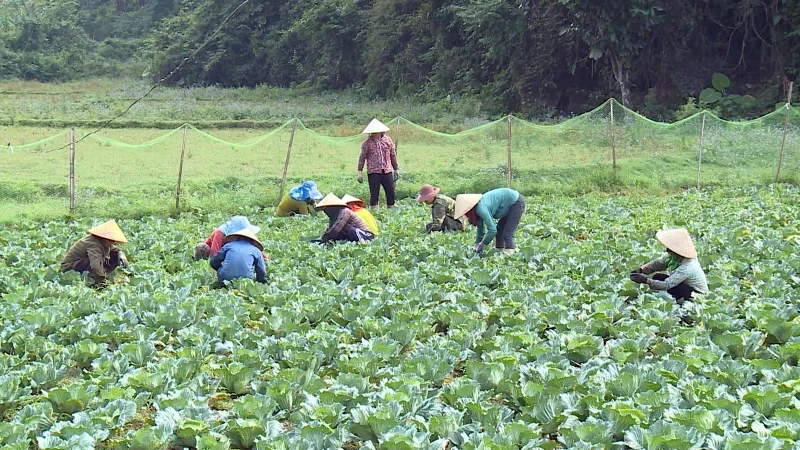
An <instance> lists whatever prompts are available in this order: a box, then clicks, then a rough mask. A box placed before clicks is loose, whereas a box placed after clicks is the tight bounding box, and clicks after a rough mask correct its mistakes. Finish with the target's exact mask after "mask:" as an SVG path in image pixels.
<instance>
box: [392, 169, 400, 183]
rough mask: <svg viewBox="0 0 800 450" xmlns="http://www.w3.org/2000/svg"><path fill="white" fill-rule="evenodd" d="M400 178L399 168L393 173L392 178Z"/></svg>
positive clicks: (395, 179)
mask: <svg viewBox="0 0 800 450" xmlns="http://www.w3.org/2000/svg"><path fill="white" fill-rule="evenodd" d="M398 178H400V169H397V170H395V171H394V172H393V173H392V179H393V180H394V181H397V179H398Z"/></svg>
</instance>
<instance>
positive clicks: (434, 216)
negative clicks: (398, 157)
mask: <svg viewBox="0 0 800 450" xmlns="http://www.w3.org/2000/svg"><path fill="white" fill-rule="evenodd" d="M439 191H440V189H439V188H438V187H433V186H431V185H430V184H423V185H422V187H420V188H419V195H418V196H417V202H418V203H425V204H426V205H431V222H429V223H427V224H426V225H425V231H426V232H428V233H432V232H434V231H447V230H457V231H464V230H465V229H466V226H467V219H466V217H461V218H460V219H458V220H456V219H454V218H453V216H454V215H455V212H456V201H455V200H453V199H452V198H450V197H448V196H446V195H443V194H439Z"/></svg>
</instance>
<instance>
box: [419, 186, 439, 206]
mask: <svg viewBox="0 0 800 450" xmlns="http://www.w3.org/2000/svg"><path fill="white" fill-rule="evenodd" d="M439 192H441V189H439V188H438V187H435V188H433V191H432V192H431V193H430V194H427V195H422V194H420V195H418V196H417V203H422V202H427V201H428V200H430V199H432V198H436V196H437V195H439Z"/></svg>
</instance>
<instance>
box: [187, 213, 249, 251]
mask: <svg viewBox="0 0 800 450" xmlns="http://www.w3.org/2000/svg"><path fill="white" fill-rule="evenodd" d="M244 229H248V230H250V231H251V232H252V233H253V234H256V233H258V232H259V231H261V228H260V227H257V226H255V225H253V224H251V223H250V220H248V219H247V217H245V216H233V217H231V218H230V219H228V221H227V222H225V223H223V224H222V225H220V226H219V228H217V229H215V230H214V231H213V232H212V233H211V235H210V236H209V237H208V239H206V240H205V241H204V242H201V243H199V244H197V245H196V246H195V248H194V260H195V261H199V260H201V259H208V258H210V257H212V256H214V255H216V254H217V252H218V251H219V250H220V249H221V248H222V246H223V245H225V236H227V235H229V234H231V233H235V232H237V231H239V230H244Z"/></svg>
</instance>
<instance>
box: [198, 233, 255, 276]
mask: <svg viewBox="0 0 800 450" xmlns="http://www.w3.org/2000/svg"><path fill="white" fill-rule="evenodd" d="M210 263H211V267H213V268H214V269H216V270H217V279H218V280H219V282H220V283H221V282H223V281H230V280H234V279H237V278H249V279H252V278H253V275H254V273H255V277H256V280H257V281H259V282H262V283H263V282H265V281H266V276H267V271H266V265H265V263H264V256H263V255H262V253H261V250H260V249H259V248H258V247H256V246H255V245H253V244H252V243H251V242H249V241H247V240H244V239H240V240H235V241H232V242H229V243H227V244H225V245H224V246H223V247H222V249H221V250H220V251H219V252H218V253H217V254H216V255H214V257H212V258H211V260H210Z"/></svg>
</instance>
